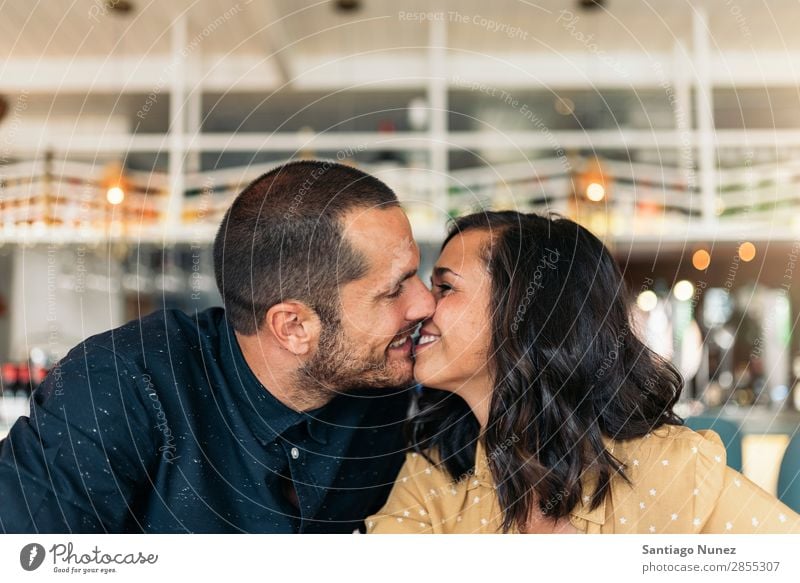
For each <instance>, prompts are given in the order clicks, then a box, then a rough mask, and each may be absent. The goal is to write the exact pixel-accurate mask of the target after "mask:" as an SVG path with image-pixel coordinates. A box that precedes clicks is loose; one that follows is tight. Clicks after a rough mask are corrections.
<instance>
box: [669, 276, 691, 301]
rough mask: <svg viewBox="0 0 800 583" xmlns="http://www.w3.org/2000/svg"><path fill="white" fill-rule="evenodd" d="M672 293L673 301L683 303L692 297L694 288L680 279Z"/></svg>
mask: <svg viewBox="0 0 800 583" xmlns="http://www.w3.org/2000/svg"><path fill="white" fill-rule="evenodd" d="M672 293H673V294H674V295H675V299H677V300H679V301H681V302H685V301H688V300H690V299H692V296H693V295H694V286H693V285H692V282H691V281H688V280H686V279H682V280H680V281H679V282H678V283H676V284H675V287H674V288H673V289H672Z"/></svg>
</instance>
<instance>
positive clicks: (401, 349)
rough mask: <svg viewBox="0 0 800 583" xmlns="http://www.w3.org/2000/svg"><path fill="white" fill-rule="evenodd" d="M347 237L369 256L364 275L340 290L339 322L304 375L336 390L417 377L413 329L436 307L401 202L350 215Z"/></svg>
mask: <svg viewBox="0 0 800 583" xmlns="http://www.w3.org/2000/svg"><path fill="white" fill-rule="evenodd" d="M343 224H344V238H345V239H346V240H347V241H349V242H350V244H351V245H352V246H353V247H354V248H355V249H356V250H357V251H359V252H360V253H362V254H363V255H364V257H366V258H367V264H368V270H367V273H366V275H365V276H364V277H362V278H361V279H359V280H357V281H352V282H350V283H348V284H346V285H344V286H342V288H341V289H340V290H339V294H340V300H341V305H340V306H339V313H340V318H341V320H340V322H339V326H336V327H335V328H338V329H335V330H334V329H332V328H334V326H324V327H323V330H322V334H321V337H320V341H319V344H318V347H317V351H316V354H315V355H314V357H313V358H312V359H311V361H310V362H309V363H308V364H307V365H306V366H305V367H304V368H305V370H304V372H305V374H306V375H307V376H310V377H312V378H313V379H316V380H317V381H318V382H321V383H323V384H325V385H327V386H328V387H332V388H333V389H335V390H339V391H346V390H348V389H351V388H356V387H375V388H379V387H386V388H393V387H407V386H410V384H411V383H412V382H413V361H412V341H411V334H412V333H413V332H414V330H415V328H416V327H417V325H418V324H419V323H420V322H422V320H424V319H426V318H428V317H429V316H430V315H431V314H433V310H434V299H433V295H432V294H431V292H430V291H429V290H428V288H427V287H425V284H423V283H422V281H421V280H420V278H419V277H418V276H417V269H418V267H419V248H418V247H417V245H416V243H415V242H414V238H413V236H412V234H411V226H410V225H409V223H408V219H407V218H406V215H405V213H404V212H403V211H402V210H401V209H400V208H397V207H390V208H387V209H369V210H364V209H359V210H356V211H352V212H351V213H349V214H348V215H346V216H345V218H344V221H343Z"/></svg>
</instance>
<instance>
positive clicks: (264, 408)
mask: <svg viewBox="0 0 800 583" xmlns="http://www.w3.org/2000/svg"><path fill="white" fill-rule="evenodd" d="M221 328H222V329H221V331H220V344H221V353H222V354H221V357H222V365H223V370H226V371H227V374H226V376H227V377H228V382H229V385H230V386H231V389H232V390H231V393H232V396H233V400H234V401H235V405H236V407H237V409H238V410H239V412H240V413H241V415H242V416H243V417H244V418H245V422H246V423H247V425H248V427H249V428H250V430H251V431H252V432H253V433H254V434H255V436H256V437H257V438H258V439H259V441H261V442H262V443H264V444H265V445H266V444H267V443H272V442H273V441H275V439H276V438H277V437H278V436H279V435H281V434H282V433H284V432H285V431H286V430H287V429H289V428H290V427H293V426H295V425H297V424H299V423H300V422H302V421H303V420H304V419H305V418H306V417H307V414H304V413H302V412H300V411H295V410H293V409H290V408H289V407H287V406H286V405H284V404H283V403H281V402H280V401H279V400H278V399H276V398H275V396H274V395H273V394H272V393H270V392H269V391H268V390H267V388H266V387H265V386H264V385H262V384H261V381H259V380H258V378H257V377H256V375H255V374H254V373H253V371H252V370H251V369H250V366H249V365H248V364H247V361H246V360H245V358H244V354H242V349H241V348H240V347H239V342H238V341H237V340H236V334H235V333H234V330H233V327H232V326H231V325H230V322H228V319H227V317H223V318H222V326H221Z"/></svg>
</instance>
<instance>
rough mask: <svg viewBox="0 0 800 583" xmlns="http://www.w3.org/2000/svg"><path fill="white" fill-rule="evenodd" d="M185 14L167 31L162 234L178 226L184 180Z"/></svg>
mask: <svg viewBox="0 0 800 583" xmlns="http://www.w3.org/2000/svg"><path fill="white" fill-rule="evenodd" d="M186 21H187V17H186V14H185V13H184V14H181V15H180V16H179V17H178V18H177V19H176V20H175V21H174V22H173V23H172V29H171V30H170V35H171V38H170V41H171V45H172V64H171V69H170V71H171V83H170V95H169V185H170V191H169V201H168V204H167V211H166V213H167V214H166V220H165V232H169V231H172V230H174V229H176V228H178V227H179V226H180V224H181V210H182V206H183V195H184V190H185V189H184V180H185V174H186V170H185V167H184V165H185V163H186V149H185V144H186V140H185V133H186V122H185V119H186V117H185V112H184V104H185V103H186V69H187V67H186V60H185V58H184V57H183V53H182V51H183V49H184V47H185V46H186V40H187V38H188V32H187V31H188V25H187V22H186Z"/></svg>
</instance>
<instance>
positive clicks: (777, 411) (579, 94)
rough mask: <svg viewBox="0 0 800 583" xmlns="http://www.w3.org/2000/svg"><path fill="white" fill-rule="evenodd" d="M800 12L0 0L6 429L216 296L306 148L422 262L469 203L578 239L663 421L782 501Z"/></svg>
mask: <svg viewBox="0 0 800 583" xmlns="http://www.w3.org/2000/svg"><path fill="white" fill-rule="evenodd" d="M798 22H800V4H798V3H797V2H796V1H794V0H791V1H790V0H769V1H767V0H713V1H712V0H709V1H705V2H703V1H699V0H698V1H694V0H671V1H669V2H666V1H658V2H656V1H654V0H650V1H648V0H539V1H536V2H533V1H526V0H500V1H495V2H478V1H473V0H462V1H451V2H445V1H439V2H437V1H430V0H428V1H422V0H402V1H399V2H396V1H394V2H390V1H389V0H336V1H331V0H326V1H311V0H249V1H247V0H240V1H239V2H234V1H233V0H194V1H191V0H173V1H171V2H153V1H152V0H75V1H73V2H70V3H60V2H59V3H53V2H48V3H44V2H38V3H32V2H28V1H23V0H7V1H6V2H4V3H2V5H0V54H2V56H3V60H2V62H0V366H1V367H2V368H1V371H2V384H0V386H1V387H2V395H3V397H2V407H0V436H2V435H4V434H5V432H6V430H7V427H8V426H9V424H10V423H11V422H13V420H14V419H16V417H17V416H19V415H21V414H26V412H27V399H28V396H29V394H30V391H31V388H32V387H35V386H36V384H37V383H38V382H39V381H40V380H41V378H42V376H43V374H45V372H46V371H47V370H48V369H49V368H50V367H52V365H53V363H54V362H56V361H57V360H58V359H59V358H61V357H62V356H63V355H64V354H65V353H66V351H67V350H69V349H70V348H71V347H72V346H74V345H75V344H77V343H78V342H80V341H81V340H82V339H84V338H86V337H87V336H89V335H91V334H94V333H97V332H99V331H102V330H106V329H109V328H112V327H116V326H119V325H121V324H122V323H124V322H126V321H128V320H130V319H133V318H137V317H140V316H142V315H145V314H147V313H149V312H151V311H153V310H156V309H160V308H162V307H174V308H180V309H183V310H186V311H189V312H192V311H194V310H196V309H203V308H205V307H207V306H211V305H218V304H219V296H218V294H217V291H216V287H215V283H214V278H213V267H212V262H211V256H210V252H209V251H210V243H211V241H212V238H213V235H214V233H215V229H216V226H217V225H218V223H219V221H220V219H221V217H222V213H224V211H225V209H226V208H227V206H228V205H229V203H230V202H231V200H232V198H233V197H234V196H235V195H236V194H237V193H238V192H239V191H240V190H241V189H242V188H243V187H244V186H245V185H246V184H247V183H248V182H249V181H250V180H252V179H253V178H255V177H257V176H258V175H260V174H261V173H263V172H265V171H266V170H268V169H269V168H271V167H272V166H274V165H276V164H278V163H280V162H284V161H286V160H289V159H297V158H308V157H322V158H330V159H335V160H338V161H341V162H344V163H347V164H353V165H356V166H358V167H360V168H362V169H364V170H366V171H368V172H372V173H375V174H376V175H377V176H379V177H380V178H381V179H383V180H384V181H385V182H387V183H388V184H389V185H390V186H392V187H393V188H394V189H395V191H396V192H397V193H398V196H399V197H400V198H401V200H402V202H403V204H404V206H405V208H406V210H407V212H408V214H409V217H410V219H411V221H412V224H413V227H414V230H415V234H416V236H417V238H418V241H419V242H420V245H421V246H422V249H423V272H424V271H426V270H429V269H430V265H431V263H432V261H433V260H434V259H435V257H436V255H437V253H438V247H439V244H440V242H441V240H442V238H443V235H444V233H445V227H446V223H447V219H448V218H449V217H453V216H457V215H459V214H462V213H467V212H471V211H474V210H478V209H483V208H493V209H504V208H509V209H518V210H526V211H528V210H532V211H541V212H548V211H554V212H558V213H561V214H564V215H566V216H569V217H571V218H573V219H575V220H578V221H579V222H581V223H583V224H584V225H586V226H587V227H589V228H590V229H592V230H593V231H594V232H595V233H596V234H598V235H599V236H600V237H601V238H603V240H604V241H605V242H606V243H607V245H608V246H609V247H610V248H611V249H612V250H613V253H614V254H615V256H616V258H617V260H618V262H619V264H620V267H621V269H622V270H623V272H624V274H625V277H626V279H627V280H628V282H629V284H630V287H631V289H632V291H633V300H634V303H633V304H632V310H634V312H635V313H636V317H637V322H638V323H639V325H640V333H641V334H642V336H643V337H644V338H645V339H646V341H647V343H648V344H649V345H650V346H651V347H652V348H654V349H655V350H656V351H658V352H659V353H660V354H663V355H664V356H666V357H667V358H669V359H671V360H672V361H673V362H675V363H676V364H677V366H678V367H679V368H680V370H681V371H682V372H683V374H684V376H685V378H686V387H685V390H684V394H683V398H682V400H681V403H680V405H679V413H680V414H681V415H682V416H684V417H687V418H689V423H690V424H692V425H693V426H694V427H697V428H702V427H713V428H714V429H715V430H717V431H718V432H719V433H720V434H721V435H722V437H723V439H724V441H725V442H726V446H727V447H728V455H729V458H728V461H729V464H730V465H732V466H734V467H736V468H737V469H742V470H743V471H744V473H745V474H746V475H747V476H749V477H750V478H751V479H753V480H754V481H755V482H757V483H758V484H760V485H761V486H762V487H764V488H765V489H766V490H768V491H770V492H772V493H776V494H778V495H779V496H781V497H782V498H783V499H784V500H785V501H787V503H789V504H790V505H792V506H794V507H795V509H797V510H800V478H797V472H798V471H800V442H798V439H797V438H796V436H797V434H798V427H800V383H798V379H799V378H800V338H799V337H798V336H799V335H798V331H797V328H796V323H797V314H798V309H800V283H799V284H795V282H794V277H795V270H796V267H797V265H798V262H800V214H799V211H800V85H798V81H800V36H798V35H797V23H798ZM423 275H424V276H425V277H426V278H427V274H426V273H423ZM793 438H795V439H794V442H792V441H791V440H792V439H793Z"/></svg>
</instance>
